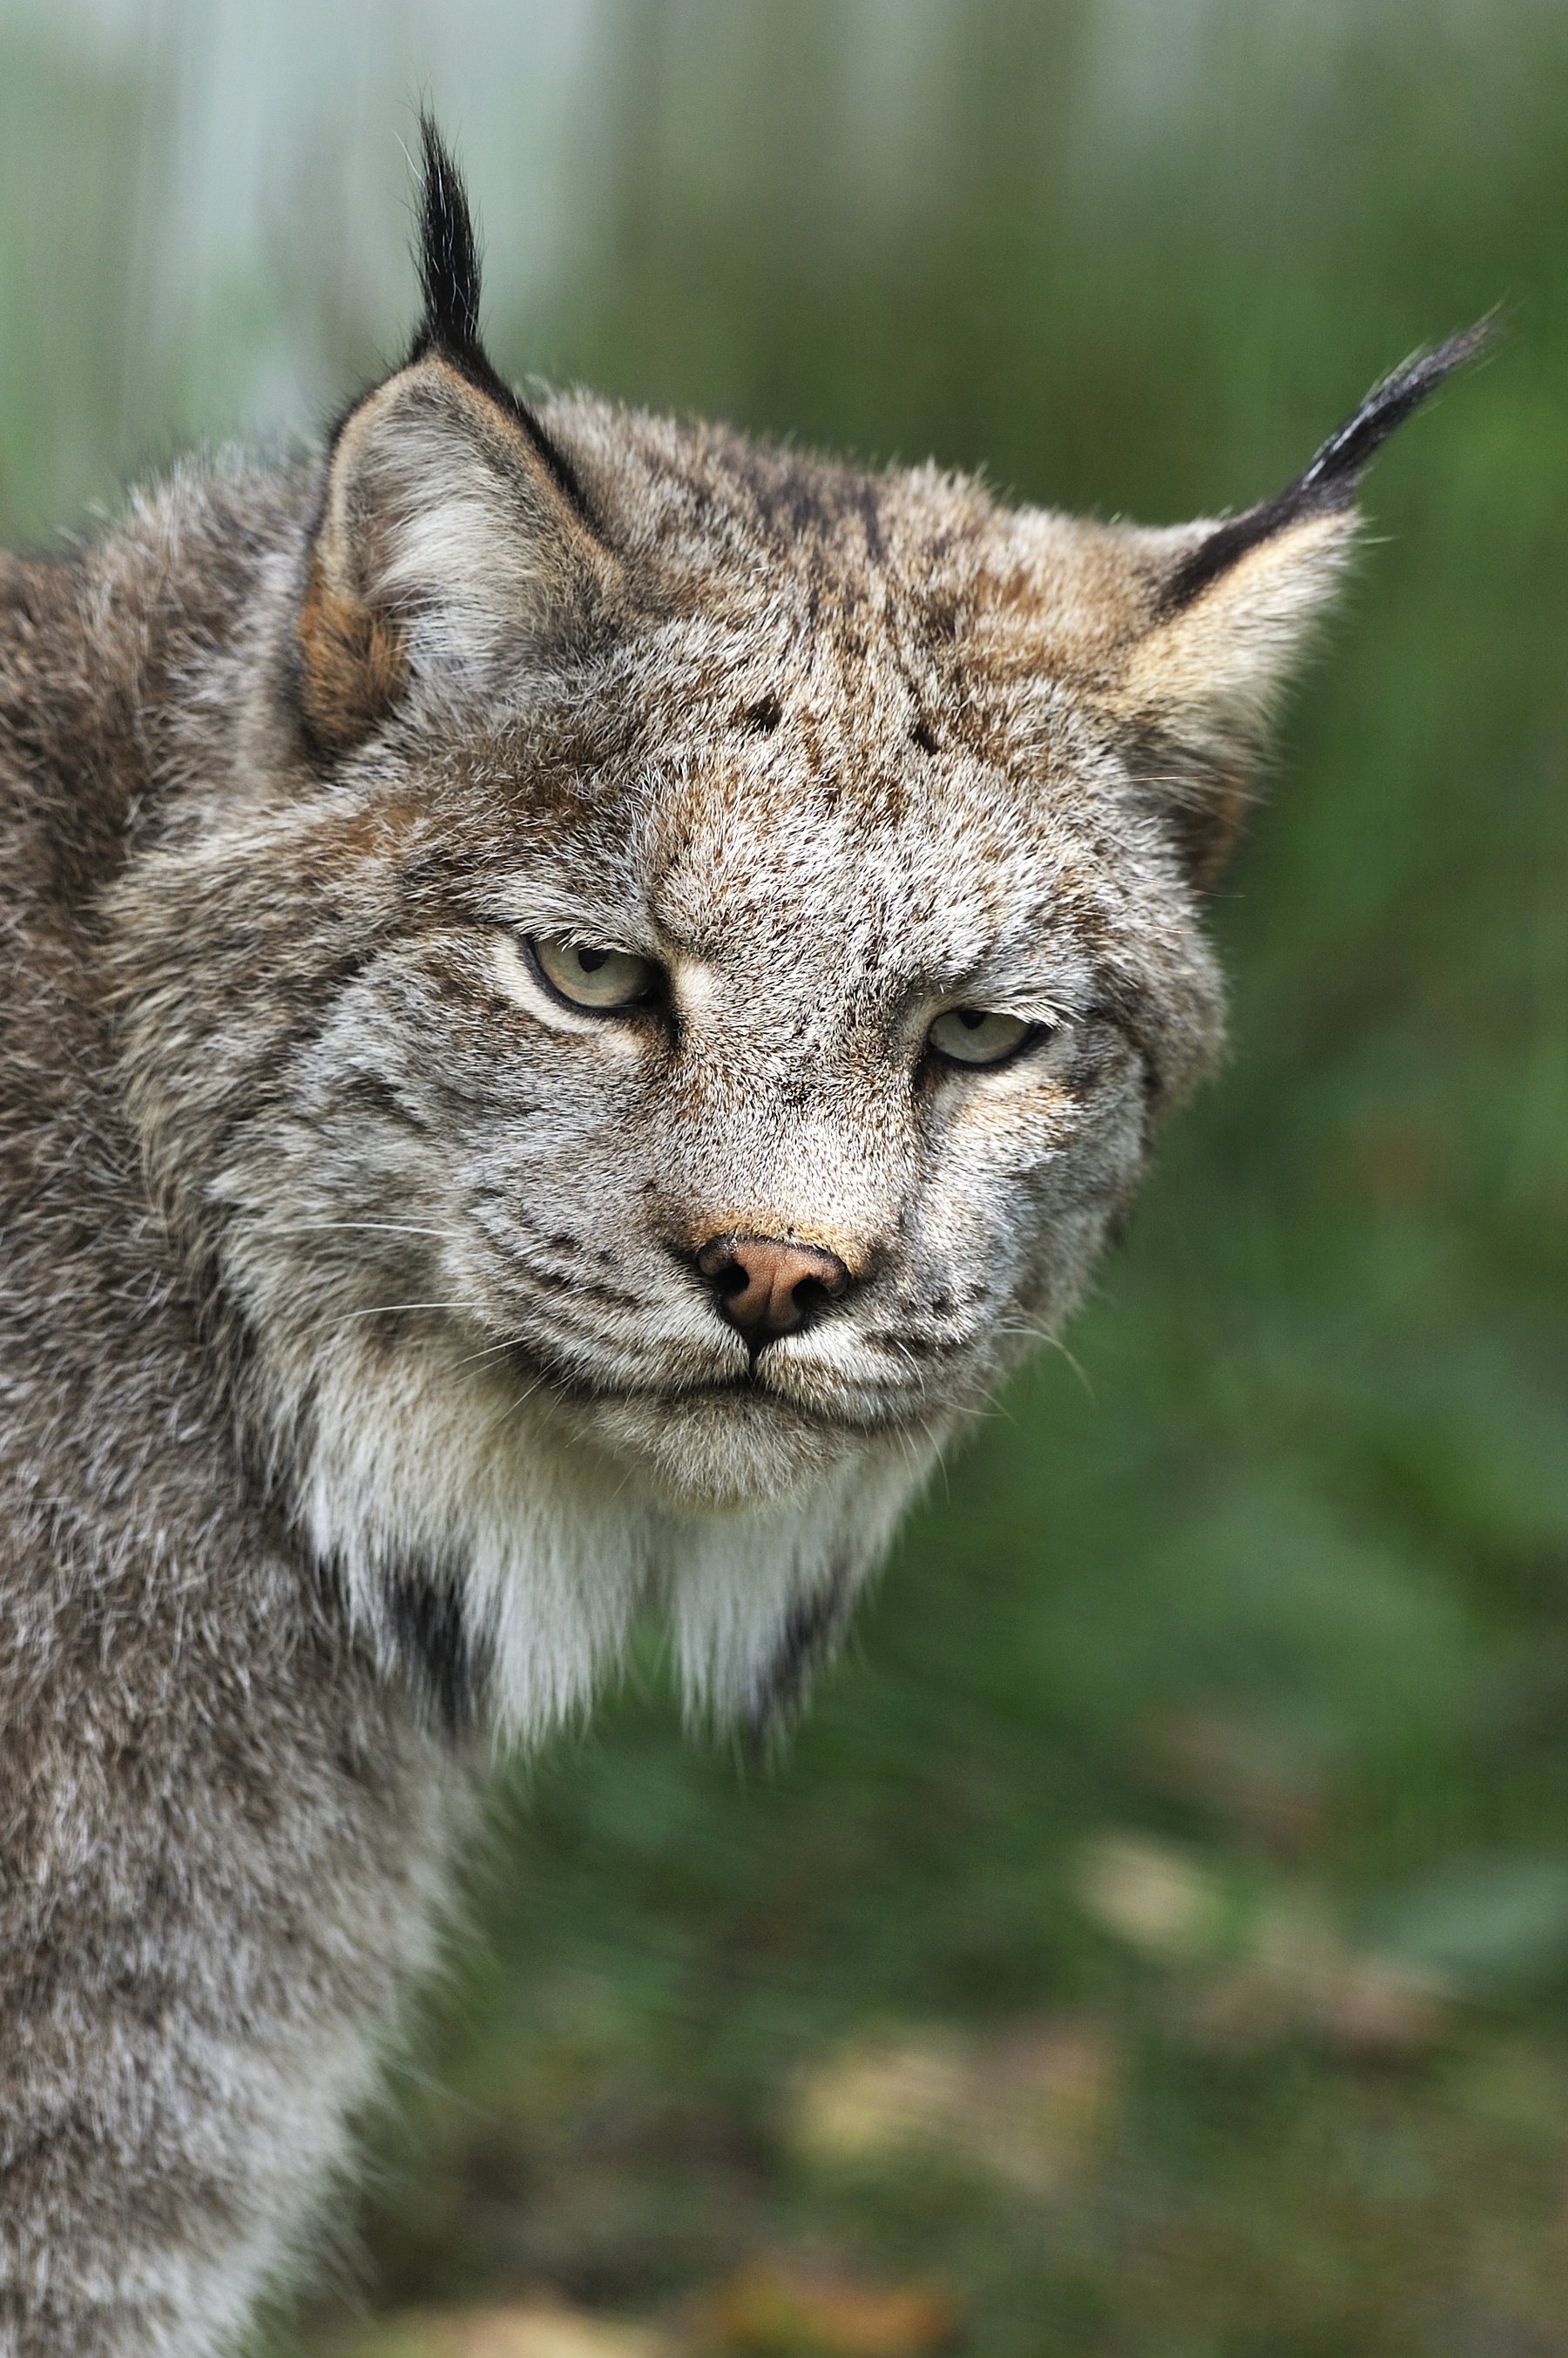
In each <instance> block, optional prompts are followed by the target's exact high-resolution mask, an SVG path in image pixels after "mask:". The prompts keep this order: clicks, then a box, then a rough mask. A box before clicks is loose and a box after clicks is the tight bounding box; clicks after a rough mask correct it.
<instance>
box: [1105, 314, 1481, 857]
mask: <svg viewBox="0 0 1568 2358" xmlns="http://www.w3.org/2000/svg"><path fill="white" fill-rule="evenodd" d="M1490 333H1491V322H1490V321H1488V320H1484V321H1482V322H1481V323H1480V324H1479V325H1478V326H1476V327H1474V328H1471V329H1468V330H1466V331H1465V333H1464V334H1463V335H1458V336H1454V337H1452V338H1451V339H1450V340H1449V341H1448V342H1447V343H1445V344H1443V345H1440V346H1439V348H1438V349H1437V350H1436V351H1435V352H1428V353H1424V354H1422V356H1420V357H1419V358H1418V359H1416V360H1414V361H1411V362H1408V363H1407V365H1406V366H1405V367H1403V368H1402V369H1400V370H1398V371H1396V372H1395V373H1394V374H1393V375H1392V376H1390V377H1386V378H1385V379H1384V380H1383V382H1382V383H1381V384H1379V385H1376V386H1375V387H1374V388H1373V390H1372V391H1371V392H1370V393H1369V394H1368V396H1367V398H1366V400H1365V401H1364V402H1363V403H1362V405H1361V406H1360V408H1359V409H1357V412H1356V414H1355V416H1353V417H1352V418H1350V419H1349V420H1348V422H1347V423H1346V425H1345V426H1343V427H1341V428H1340V430H1339V432H1338V433H1337V434H1336V435H1334V436H1333V437H1332V438H1331V439H1330V440H1328V441H1327V442H1325V444H1324V446H1323V448H1322V449H1321V450H1319V451H1318V453H1317V455H1316V457H1315V458H1314V460H1313V461H1312V463H1311V465H1310V466H1309V467H1308V468H1307V469H1306V471H1304V473H1303V474H1302V475H1300V476H1298V477H1297V479H1296V481H1294V482H1293V483H1292V484H1291V485H1289V487H1288V488H1287V489H1286V490H1285V491H1283V492H1281V493H1280V494H1279V496H1278V497H1277V498H1276V499H1272V500H1267V501H1264V502H1262V503H1260V505H1258V506H1256V507H1252V508H1248V509H1245V510H1244V511H1243V512H1242V514H1239V515H1237V516H1232V517H1230V518H1229V519H1228V520H1227V521H1226V522H1225V523H1223V524H1218V525H1199V526H1195V527H1194V528H1192V529H1191V530H1189V531H1187V532H1184V533H1181V534H1177V535H1157V536H1152V537H1154V538H1156V539H1157V541H1158V543H1159V544H1162V557H1161V567H1160V569H1159V570H1157V572H1156V575H1155V587H1154V594H1153V598H1152V605H1151V606H1150V608H1149V609H1148V610H1147V611H1146V615H1145V619H1144V622H1143V624H1142V627H1141V630H1140V631H1139V633H1137V634H1136V635H1135V637H1134V638H1133V639H1132V641H1131V643H1130V646H1129V647H1128V649H1127V653H1126V657H1125V663H1124V666H1123V668H1122V669H1121V671H1120V673H1119V677H1118V680H1117V685H1116V689H1115V692H1114V698H1115V704H1116V708H1117V709H1118V712H1119V716H1120V718H1121V719H1122V720H1123V721H1124V723H1126V724H1128V725H1129V727H1130V734H1131V737H1132V740H1133V742H1134V745H1135V747H1136V748H1137V758H1138V760H1139V763H1140V767H1141V769H1142V770H1143V771H1144V772H1145V773H1146V775H1147V776H1148V778H1149V781H1150V784H1152V786H1153V787H1154V789H1155V790H1156V791H1157V792H1158V793H1159V794H1160V795H1161V796H1162V798H1163V799H1164V800H1165V802H1166V805H1167V808H1168V811H1169V814H1170V817H1171V820H1172V823H1173V826H1174V827H1175V829H1176V831H1177V834H1178V836H1179V838H1180V839H1181V842H1182V845H1183V849H1184V855H1185V856H1186V858H1187V860H1188V861H1189V864H1190V866H1191V868H1192V871H1193V872H1194V874H1195V877H1196V879H1197V880H1198V881H1199V882H1203V883H1206V882H1210V881H1211V880H1212V879H1213V877H1214V876H1216V875H1217V872H1218V871H1219V869H1220V867H1221V866H1222V865H1223V863H1224V860H1225V859H1226V856H1227V853H1228V851H1229V849H1230V848H1231V845H1232V843H1233V842H1234V840H1235V837H1236V833H1237V830H1238V827H1239V824H1240V821H1241V817H1242V815H1243V813H1244V811H1245V809H1246V806H1247V802H1248V799H1249V793H1250V790H1251V784H1252V780H1253V777H1254V775H1255V773H1256V770H1257V766H1258V763H1259V760H1260V756H1261V754H1262V752H1263V749H1264V745H1265V742H1266V740H1267V735H1268V729H1269V723H1270V721H1271V719H1272V717H1273V713H1274V709H1275V707H1276V705H1277V703H1278V700H1279V697H1280V694H1281V690H1282V688H1283V687H1284V686H1285V684H1286V682H1287V681H1288V679H1289V677H1290V675H1291V673H1292V669H1293V668H1294V666H1295V665H1296V664H1297V662H1298V661H1299V660H1300V657H1301V655H1302V654H1303V650H1304V647H1305V645H1306V644H1307V642H1308V640H1309V638H1310V635H1311V632H1312V627H1313V625H1314V622H1316V620H1317V618H1318V616H1319V615H1320V614H1321V613H1322V611H1324V608H1325V606H1326V605H1327V603H1328V601H1329V600H1330V598H1331V597H1332V596H1333V594H1334V591H1335V590H1336V587H1337V585H1338V582H1339V579H1340V576H1341V574H1342V573H1343V572H1344V569H1345V567H1346V561H1347V559H1348V557H1349V556H1350V552H1351V548H1352V546H1353V544H1354V541H1355V538H1356V535H1357V529H1358V527H1359V523H1360V519H1359V517H1358V515H1357V512H1356V508H1355V496H1356V491H1357V485H1358V484H1359V482H1360V480H1361V476H1362V474H1363V473H1364V472H1365V471H1366V468H1367V466H1368V463H1369V462H1370V460H1371V459H1372V458H1373V456H1374V454H1375V453H1376V452H1377V450H1378V449H1379V448H1380V446H1381V445H1382V444H1383V443H1384V442H1385V441H1386V440H1387V439H1388V438H1389V436H1390V434H1391V433H1392V432H1393V430H1394V428H1395V427H1396V426H1399V425H1400V424H1401V423H1402V422H1403V420H1404V419H1405V418H1407V417H1408V416H1410V415H1411V411H1412V410H1414V409H1416V408H1418V407H1419V406H1420V405H1421V404H1422V402H1423V401H1424V400H1425V399H1426V397H1427V395H1429V394H1430V393H1432V392H1433V391H1434V390H1435V388H1436V387H1437V386H1438V385H1439V384H1442V383H1443V381H1444V378H1445V377H1446V376H1449V375H1451V374H1452V373H1453V372H1454V370H1455V369H1456V368H1459V367H1461V366H1462V365H1463V364H1464V362H1466V361H1468V360H1471V359H1473V358H1474V357H1475V355H1476V353H1477V352H1479V351H1480V349H1481V347H1482V345H1483V344H1484V343H1485V342H1486V341H1487V337H1488V336H1489V335H1490Z"/></svg>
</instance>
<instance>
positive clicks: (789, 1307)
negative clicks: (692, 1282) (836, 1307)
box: [697, 1237, 849, 1343]
mask: <svg viewBox="0 0 1568 2358" xmlns="http://www.w3.org/2000/svg"><path fill="white" fill-rule="evenodd" d="M697 1268H698V1269H699V1270H700V1271H701V1272H702V1274H703V1276H704V1277H705V1278H707V1280H708V1283H709V1284H710V1285H711V1286H712V1288H713V1292H714V1295H715V1298H716V1299H717V1301H718V1303H719V1312H720V1314H721V1315H722V1316H724V1317H726V1318H728V1319H729V1321H730V1325H731V1326H738V1327H739V1328H740V1329H741V1333H742V1334H743V1335H748V1336H752V1338H753V1340H754V1341H756V1342H759V1343H762V1342H769V1341H771V1340H772V1338H773V1336H775V1335H792V1334H794V1333H795V1332H796V1330H797V1329H798V1328H800V1327H802V1326H806V1325H809V1324H810V1322H811V1320H812V1319H813V1318H815V1317H816V1314H817V1312H818V1311H819V1310H821V1309H822V1307H823V1306H824V1304H825V1303H828V1302H833V1301H837V1300H838V1296H839V1294H841V1293H847V1292H848V1291H849V1271H848V1270H847V1269H846V1268H845V1266H844V1263H843V1262H842V1261H841V1260H839V1258H838V1254H837V1253H831V1252H825V1251H823V1250H822V1249H821V1248H820V1247H818V1246H816V1245H791V1244H784V1243H783V1242H782V1241H781V1240H780V1239H779V1238H776V1237H709V1238H708V1242H707V1243H706V1244H705V1245H704V1246H703V1247H702V1248H701V1249H700V1250H699V1251H698V1253H697Z"/></svg>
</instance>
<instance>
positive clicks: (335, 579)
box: [298, 119, 616, 752]
mask: <svg viewBox="0 0 1568 2358" xmlns="http://www.w3.org/2000/svg"><path fill="white" fill-rule="evenodd" d="M421 128H422V132H423V136H424V148H425V174H424V189H423V197H422V204H421V244H420V276H421V279H422V281H423V286H424V292H425V317H424V319H423V321H422V322H421V325H420V327H419V330H418V331H417V333H416V337H415V339H414V343H413V347H412V349H411V351H410V353H409V357H408V360H407V362H406V364H405V365H404V366H403V367H402V368H400V369H398V370H397V371H395V373H394V374H393V375H392V376H390V377H388V378H387V379H386V381H385V382H384V384H380V385H378V386H377V387H376V388H375V390H374V391H373V392H372V393H370V394H367V395H365V397H364V398H363V399H362V401H360V402H359V403H358V404H357V405H356V406H354V408H352V409H351V411H350V412H349V414H348V416H346V417H345V418H344V419H343V421H342V423H341V426H340V427H339V428H338V431H337V434H336V436H335V438H334V439H333V444H332V450H331V457H330V462H329V466H328V473H327V483H326V491H325V496H324V499H323V502H322V508H321V515H320V521H319V525H318V526H317V530H316V534H315V538H314V541H313V543H312V546H311V549H310V555H309V560H308V570H307V576H306V586H305V594H304V598H303V600H302V603H301V606H300V611H299V617H298V651H299V658H300V704H301V708H302V710H303V713H304V717H305V721H306V724H307V727H308V730H309V731H310V733H311V735H312V736H313V737H314V738H315V740H316V741H317V742H318V743H319V744H320V745H321V746H322V747H323V749H324V750H327V751H329V752H343V751H346V750H347V749H348V748H350V747H351V746H352V745H354V744H357V743H358V742H359V741H361V740H362V738H363V737H364V736H365V735H367V734H368V732H369V731H370V730H372V729H373V728H374V726H375V725H376V723H377V722H378V721H379V720H381V719H384V717H385V716H386V714H387V713H388V712H389V711H391V710H392V709H393V708H394V707H395V705H396V703H397V702H398V701H399V699H400V698H402V697H403V696H404V695H405V693H406V691H407V689H408V687H410V685H411V684H412V682H413V680H415V679H416V678H423V679H425V680H427V681H428V682H430V683H431V684H433V685H436V686H439V685H440V684H442V683H443V682H446V683H449V684H450V685H451V686H452V687H455V688H457V689H459V690H462V689H469V690H472V689H474V688H478V687H482V686H483V685H484V684H485V683H486V682H487V681H489V680H492V679H493V678H495V677H496V676H499V675H500V674H501V672H502V671H503V668H504V667H505V666H506V665H508V664H515V663H516V662H518V661H520V660H523V659H524V658H525V657H526V656H527V655H528V654H531V653H532V654H535V655H538V654H548V653H549V652H550V651H552V650H553V649H558V648H560V647H561V646H563V645H565V644H571V643H573V642H574V641H575V640H577V639H579V638H580V637H581V636H582V635H583V633H585V632H588V631H589V630H591V629H592V628H593V626H594V624H595V622H596V620H597V619H598V617H599V616H600V615H601V613H602V611H603V609H604V604H605V600H606V598H607V596H608V594H609V593H610V591H611V589H612V586H613V579H614V574H615V569H616V568H615V563H614V559H613V558H612V557H611V555H610V552H609V551H608V549H607V548H606V547H605V546H604V545H603V543H602V542H601V541H600V538H599V536H598V534H597V531H596V529H595V525H594V520H593V517H592V514H591V512H590V510H589V503H588V500H587V498H586V497H585V495H584V492H583V490H582V487H581V485H580V483H579V481H578V479H577V476H576V474H575V472H574V471H573V469H572V467H571V465H570V462H569V461H568V459H567V458H566V456H565V455H564V453H563V452H561V451H560V450H559V449H557V446H556V444H555V443H554V442H553V441H552V439H551V438H550V437H549V436H548V434H547V433H546V430H545V428H544V427H543V425H542V424H541V423H540V421H539V419H538V418H537V417H536V416H535V415H534V413H533V411H532V410H531V409H530V408H529V407H528V406H527V405H526V404H525V403H524V402H523V401H521V400H520V399H519V398H518V397H517V395H515V394H514V393H513V392H512V391H511V390H510V388H509V387H508V386H506V385H505V384H503V382H502V381H501V379H500V378H499V377H498V376H497V375H496V373H495V371H494V370H493V368H492V366H491V363H490V362H489V360H488V358H487V357H486V355H485V352H484V349H483V346H482V345H481V341H480V336H479V295H480V275H479V258H478V253H477V249H476V245H475V241H474V233H473V224H472V221H471V219H470V213H469V210H468V205H467V201H466V200H465V198H464V195H463V190H462V186H461V183H460V180H459V178H458V175H457V172H456V170H455V168H454V167H453V165H452V162H451V159H450V157H449V156H448V155H447V152H446V150H445V148H444V147H443V146H442V145H441V142H440V139H439V137H438V135H437V133H436V130H435V128H434V126H433V124H431V123H430V122H429V121H428V119H425V120H424V121H423V122H422V125H421Z"/></svg>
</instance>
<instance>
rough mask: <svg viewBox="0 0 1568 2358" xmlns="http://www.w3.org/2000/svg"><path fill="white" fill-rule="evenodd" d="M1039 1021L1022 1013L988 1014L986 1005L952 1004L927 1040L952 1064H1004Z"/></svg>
mask: <svg viewBox="0 0 1568 2358" xmlns="http://www.w3.org/2000/svg"><path fill="white" fill-rule="evenodd" d="M1038 1029H1039V1027H1038V1025H1036V1024H1033V1023H1026V1022H1024V1020H1023V1018H1022V1015H989V1014H988V1013H987V1012H986V1011H985V1009H984V1008H983V1007H949V1008H947V1009H946V1010H945V1011H944V1012H943V1013H942V1014H940V1015H939V1016H938V1017H937V1018H936V1021H935V1023H933V1025H932V1026H931V1029H930V1031H929V1032H928V1033H926V1035H925V1038H926V1044H927V1045H928V1046H930V1047H933V1048H935V1051H936V1053H937V1055H939V1056H946V1058H947V1061H948V1062H949V1064H953V1065H1004V1064H1006V1062H1007V1060H1008V1058H1009V1057H1010V1056H1014V1055H1017V1053H1018V1051H1019V1050H1020V1048H1022V1045H1023V1044H1024V1042H1025V1041H1026V1040H1029V1039H1032V1038H1033V1035H1034V1033H1036V1031H1037V1030H1038Z"/></svg>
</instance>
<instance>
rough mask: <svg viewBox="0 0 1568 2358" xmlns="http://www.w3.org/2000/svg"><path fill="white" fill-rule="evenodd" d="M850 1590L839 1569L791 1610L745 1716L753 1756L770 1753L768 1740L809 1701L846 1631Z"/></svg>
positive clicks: (841, 1570) (840, 1568) (847, 1578)
mask: <svg viewBox="0 0 1568 2358" xmlns="http://www.w3.org/2000/svg"><path fill="white" fill-rule="evenodd" d="M848 1606H849V1573H848V1571H847V1570H846V1568H845V1567H844V1566H843V1565H842V1564H840V1565H838V1566H837V1567H836V1568H835V1570H834V1571H833V1572H832V1573H831V1574H830V1575H829V1577H828V1580H827V1585H826V1586H825V1587H822V1588H819V1589H817V1590H816V1591H815V1592H814V1594H813V1595H810V1596H802V1597H799V1598H797V1599H796V1601H795V1604H794V1605H792V1606H791V1607H790V1610H789V1613H788V1615H787V1616H786V1617H785V1620H784V1633H783V1636H782V1637H781V1638H780V1640H779V1643H778V1647H777V1649H776V1650H775V1652H774V1654H773V1660H771V1661H770V1662H769V1664H768V1666H767V1668H766V1670H765V1671H763V1672H762V1677H761V1678H760V1679H759V1680H758V1682H757V1685H756V1689H755V1692H754V1693H753V1695H752V1704H751V1708H750V1710H749V1712H748V1714H747V1716H746V1740H747V1744H748V1747H749V1748H750V1749H751V1750H752V1752H753V1753H761V1752H762V1751H763V1750H765V1748H766V1747H767V1744H768V1741H769V1738H770V1737H771V1736H773V1735H775V1734H776V1733H777V1731H778V1730H779V1728H780V1727H781V1726H782V1725H784V1722H785V1721H786V1720H787V1719H788V1718H789V1716H790V1714H792V1713H793V1712H795V1711H796V1710H798V1709H799V1707H800V1705H801V1704H803V1703H804V1702H805V1700H806V1689H807V1687H808V1686H809V1685H810V1683H811V1680H812V1676H813V1674H814V1672H815V1671H816V1670H817V1669H819V1668H820V1666H821V1663H822V1661H823V1660H824V1657H825V1656H826V1655H827V1652H828V1651H829V1650H830V1649H831V1647H832V1644H833V1641H834V1639H836V1638H837V1636H838V1632H839V1630H840V1629H841V1628H842V1627H843V1624H844V1617H845V1614H846V1611H847V1610H848Z"/></svg>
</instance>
